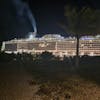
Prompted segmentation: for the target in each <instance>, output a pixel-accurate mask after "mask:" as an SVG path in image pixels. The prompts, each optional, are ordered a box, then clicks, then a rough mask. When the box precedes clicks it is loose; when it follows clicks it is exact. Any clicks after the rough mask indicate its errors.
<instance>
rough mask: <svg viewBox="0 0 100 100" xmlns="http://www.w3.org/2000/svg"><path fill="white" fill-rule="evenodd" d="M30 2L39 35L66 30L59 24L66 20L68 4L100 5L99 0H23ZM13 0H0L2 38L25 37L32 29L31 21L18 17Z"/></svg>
mask: <svg viewBox="0 0 100 100" xmlns="http://www.w3.org/2000/svg"><path fill="white" fill-rule="evenodd" d="M23 2H26V3H28V4H29V6H30V8H31V11H32V13H33V14H34V16H35V19H36V24H37V29H38V36H42V35H44V34H48V33H50V34H61V35H64V36H65V34H66V32H65V31H64V30H63V29H62V28H61V27H60V26H59V23H60V22H62V21H65V20H66V19H65V17H64V7H65V5H67V4H71V5H72V6H78V7H82V6H91V7H93V8H99V7H100V1H99V0H23ZM13 8H14V6H13V5H12V3H11V0H0V12H1V14H0V22H1V23H0V37H1V39H2V40H9V39H13V38H16V37H17V38H23V37H25V36H27V33H28V32H29V31H32V27H31V25H29V22H26V21H24V20H26V19H24V20H19V19H18V18H17V17H16V11H15V10H14V9H13Z"/></svg>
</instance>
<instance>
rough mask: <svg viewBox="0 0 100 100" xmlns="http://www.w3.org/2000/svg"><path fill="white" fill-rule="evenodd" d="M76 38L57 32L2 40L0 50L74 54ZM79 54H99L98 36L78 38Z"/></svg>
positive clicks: (99, 40) (99, 43) (56, 54)
mask: <svg viewBox="0 0 100 100" xmlns="http://www.w3.org/2000/svg"><path fill="white" fill-rule="evenodd" d="M76 42H77V41H76V38H75V37H67V38H65V37H63V36H61V35H58V34H46V35H44V36H42V37H41V38H37V37H32V36H31V35H30V37H29V38H27V39H13V40H10V41H4V42H3V43H2V48H1V50H2V51H4V52H6V53H23V52H25V53H31V54H40V53H42V52H45V51H47V52H51V53H52V54H53V55H55V56H60V57H63V56H75V55H76ZM79 55H80V56H83V55H88V56H100V36H99V35H97V36H95V37H92V36H84V37H82V38H80V40H79Z"/></svg>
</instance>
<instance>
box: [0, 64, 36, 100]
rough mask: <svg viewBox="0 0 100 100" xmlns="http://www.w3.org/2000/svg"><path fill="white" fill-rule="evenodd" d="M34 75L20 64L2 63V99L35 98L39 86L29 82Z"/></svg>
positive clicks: (0, 69)
mask: <svg viewBox="0 0 100 100" xmlns="http://www.w3.org/2000/svg"><path fill="white" fill-rule="evenodd" d="M31 80H32V76H31V75H29V73H27V72H26V71H25V69H23V68H22V67H20V66H16V67H14V66H12V67H11V66H10V64H8V66H2V64H1V65H0V100H35V99H33V98H34V93H35V92H36V91H37V88H38V87H37V86H33V85H30V84H29V81H31Z"/></svg>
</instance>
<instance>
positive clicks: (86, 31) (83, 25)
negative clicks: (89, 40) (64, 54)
mask: <svg viewBox="0 0 100 100" xmlns="http://www.w3.org/2000/svg"><path fill="white" fill-rule="evenodd" d="M65 16H66V18H67V23H66V24H61V27H62V28H63V29H65V30H66V32H67V33H69V34H70V35H73V36H75V37H76V40H77V43H76V66H77V67H78V66H79V39H80V37H81V36H85V35H96V34H98V33H100V10H97V9H93V8H90V7H82V8H81V9H78V8H77V7H71V6H66V7H65Z"/></svg>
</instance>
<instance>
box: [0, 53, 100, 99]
mask: <svg viewBox="0 0 100 100" xmlns="http://www.w3.org/2000/svg"><path fill="white" fill-rule="evenodd" d="M74 61H75V58H64V59H63V60H60V59H59V58H57V57H56V58H55V57H54V56H52V55H51V54H48V53H47V54H42V55H38V56H34V57H33V56H31V55H27V54H22V55H20V54H18V55H14V54H11V55H8V54H4V53H1V54H0V100H100V57H87V56H84V57H82V58H80V66H79V68H75V67H74V64H75V62H74Z"/></svg>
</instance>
